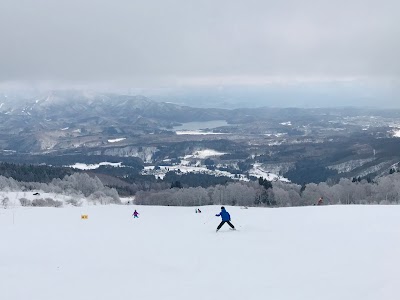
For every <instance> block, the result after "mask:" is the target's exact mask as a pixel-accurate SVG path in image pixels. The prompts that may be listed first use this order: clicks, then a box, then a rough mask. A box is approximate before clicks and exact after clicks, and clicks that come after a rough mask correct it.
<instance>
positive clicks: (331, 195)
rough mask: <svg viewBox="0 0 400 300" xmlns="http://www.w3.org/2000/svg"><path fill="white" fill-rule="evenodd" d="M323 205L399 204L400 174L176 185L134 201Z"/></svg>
mask: <svg viewBox="0 0 400 300" xmlns="http://www.w3.org/2000/svg"><path fill="white" fill-rule="evenodd" d="M321 197H322V198H323V199H324V200H323V203H324V204H398V203H399V201H400V173H393V174H390V175H388V176H385V177H381V178H378V179H377V180H376V181H374V182H369V181H367V180H360V181H358V180H351V179H347V178H342V179H340V180H339V182H338V183H336V184H331V185H329V184H328V183H326V182H321V183H318V184H316V183H309V184H304V185H299V184H295V183H286V182H280V181H276V182H269V181H267V180H264V179H259V180H258V181H250V182H228V183H226V184H223V185H221V184H219V185H216V186H210V187H208V188H203V187H195V188H193V187H190V188H179V187H173V188H169V189H165V190H158V191H153V190H150V191H138V192H137V193H136V196H135V203H137V204H141V205H171V206H201V205H214V204H216V205H240V206H277V207H278V206H280V207H284V206H305V205H315V204H316V203H317V201H318V199H320V198H321Z"/></svg>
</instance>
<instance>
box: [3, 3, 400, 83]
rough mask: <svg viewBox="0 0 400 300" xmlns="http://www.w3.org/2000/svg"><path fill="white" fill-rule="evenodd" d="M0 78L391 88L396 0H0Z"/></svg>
mask: <svg viewBox="0 0 400 300" xmlns="http://www.w3.org/2000/svg"><path fill="white" fill-rule="evenodd" d="M0 41H1V42H0V84H2V85H3V86H4V85H5V84H9V83H15V82H36V83H40V82H53V83H66V84H83V85H85V84H87V85H95V84H103V83H108V84H110V85H111V84H116V85H121V86H122V85H126V86H130V87H160V86H161V87H162V86H164V87H165V86H175V85H178V86H185V85H214V84H215V85H219V84H233V85H235V84H245V85H252V84H254V85H263V84H276V83H279V84H282V83H285V82H320V81H322V82H327V81H328V82H329V81H344V82H351V81H363V82H374V83H378V84H380V83H382V84H383V85H386V86H391V88H393V89H396V88H397V85H398V83H399V78H400V59H399V53H400V1H399V0H380V1H368V0H334V1H333V0H327V1H323V0H321V1H318V0H301V1H300V0H299V1H290V0H260V1H256V0H245V1H240V0H236V1H235V0H229V1H228V0H226V1H225V0H198V1H190V0H171V1H169V0H143V1H136V0H108V1H106V0H0Z"/></svg>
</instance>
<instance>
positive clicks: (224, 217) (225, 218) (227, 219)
mask: <svg viewBox="0 0 400 300" xmlns="http://www.w3.org/2000/svg"><path fill="white" fill-rule="evenodd" d="M215 216H216V217H221V219H222V221H221V223H220V224H219V225H218V227H217V230H216V232H218V230H220V229H221V227H222V226H223V225H224V224H225V223H228V225H229V226H230V227H231V228H232V230H236V229H235V226H233V225H232V223H231V215H230V214H229V213H228V212H227V211H226V210H225V207H223V206H221V212H220V213H219V214H216V215H215Z"/></svg>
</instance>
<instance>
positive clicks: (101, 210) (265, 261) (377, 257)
mask: <svg viewBox="0 0 400 300" xmlns="http://www.w3.org/2000/svg"><path fill="white" fill-rule="evenodd" d="M134 209H137V210H138V212H139V213H140V216H139V219H133V218H132V216H131V215H132V213H133V210H134ZM194 210H195V208H194V207H152V206H130V205H119V206H118V205H110V206H84V207H78V208H77V207H65V208H59V209H56V208H23V207H18V208H11V209H2V210H1V211H0V235H1V244H0V245H1V246H0V257H1V258H2V259H1V263H0V285H1V287H2V288H1V289H0V298H1V299H4V300H23V299H30V300H73V299H76V300H91V299H93V300H95V299H96V300H103V299H104V300H106V299H118V300H119V299H146V300H147V299H148V300H150V299H163V300H165V299H171V300H172V299H173V300H181V299H182V300H183V299H185V300H187V299H190V300H205V299H207V300H208V299H212V300H214V299H229V300H243V299H247V300H253V299H254V300H255V299H271V300H286V299H287V300H303V299H304V300H339V299H340V300H372V299H374V300H392V299H393V300H395V299H400V285H399V284H398V275H399V273H400V271H399V270H400V260H399V253H400V238H399V237H400V218H399V215H400V207H398V206H330V207H328V206H324V207H300V208H273V209H271V208H251V207H250V208H249V209H240V208H239V207H227V210H228V211H229V212H230V214H231V216H232V223H233V224H234V225H235V226H236V227H237V228H238V231H236V232H235V231H231V230H229V229H228V226H227V225H226V224H225V225H224V227H222V229H221V230H220V232H218V233H215V228H216V227H217V225H218V223H219V222H220V218H217V217H215V216H214V215H215V213H218V212H219V207H218V206H204V207H202V213H201V214H195V212H194ZM81 214H88V216H89V218H88V219H87V220H81V218H80V217H81Z"/></svg>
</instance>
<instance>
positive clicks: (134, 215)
mask: <svg viewBox="0 0 400 300" xmlns="http://www.w3.org/2000/svg"><path fill="white" fill-rule="evenodd" d="M132 216H133V218H139V213H138V212H137V211H136V209H135V211H134V212H133V214H132Z"/></svg>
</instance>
